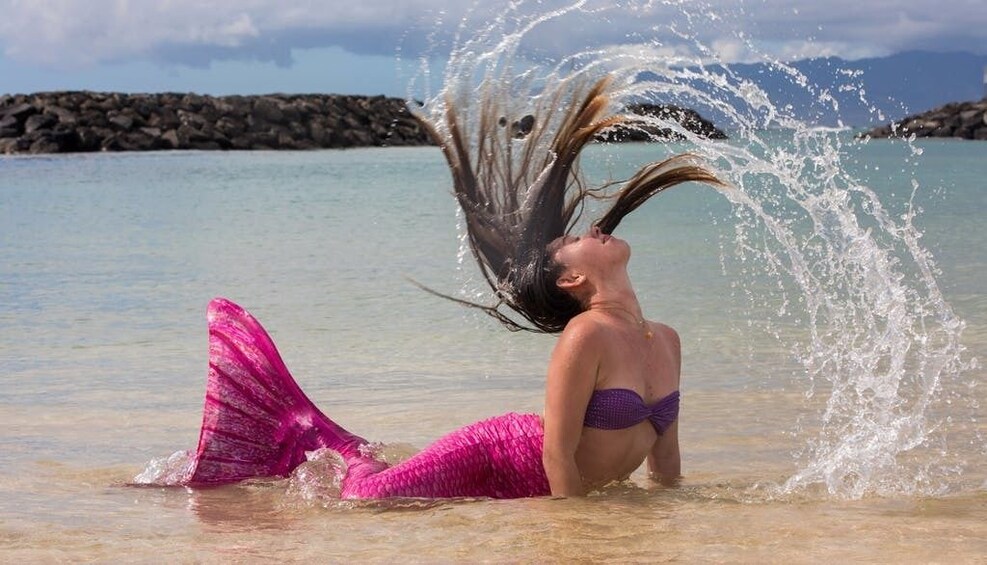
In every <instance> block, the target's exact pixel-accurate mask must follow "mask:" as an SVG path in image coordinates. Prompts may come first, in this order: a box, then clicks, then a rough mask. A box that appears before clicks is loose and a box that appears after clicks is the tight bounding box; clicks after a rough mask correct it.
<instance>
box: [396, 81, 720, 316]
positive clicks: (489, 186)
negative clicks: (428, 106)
mask: <svg viewBox="0 0 987 565" xmlns="http://www.w3.org/2000/svg"><path fill="white" fill-rule="evenodd" d="M609 85H610V79H609V78H603V79H601V80H599V81H597V82H596V83H595V84H592V85H590V86H588V87H586V86H585V84H582V85H580V84H575V85H573V84H569V85H567V87H568V88H558V89H556V90H555V91H554V92H553V93H546V94H545V95H543V96H542V97H540V103H539V104H538V106H537V107H536V109H535V111H534V112H533V114H529V115H527V116H524V117H523V118H521V119H518V120H511V119H510V117H509V114H508V113H507V111H506V108H507V106H508V105H509V104H508V103H506V102H505V101H503V100H500V99H498V98H497V97H494V96H490V97H485V98H481V100H480V103H479V104H478V105H476V107H477V108H478V115H477V116H475V117H474V120H473V122H474V123H475V126H474V127H475V135H474V136H473V140H472V142H471V136H470V133H471V132H470V131H469V129H470V124H469V123H467V122H468V121H469V120H467V119H465V118H468V117H469V116H466V117H465V118H464V116H461V115H460V113H459V111H457V107H456V105H455V104H454V103H453V101H452V100H449V99H447V100H446V104H445V113H444V115H443V116H442V118H441V120H436V121H434V122H433V121H431V120H429V119H428V118H426V117H423V116H421V115H417V114H416V116H417V117H418V119H419V121H420V123H421V124H422V126H423V127H424V128H425V129H426V130H427V131H428V132H429V135H430V136H431V137H432V138H433V140H434V141H435V142H436V143H437V144H438V145H439V146H440V147H441V149H442V152H443V154H444V155H445V158H446V161H448V164H449V169H450V171H451V172H452V179H453V189H454V194H455V196H456V198H457V200H458V201H459V205H460V207H461V208H462V210H463V214H464V216H465V220H466V231H467V240H468V242H469V247H470V250H471V251H472V253H473V257H474V258H475V259H476V262H477V264H478V265H479V267H480V272H481V273H482V274H483V277H484V279H485V280H486V282H487V284H488V285H489V286H490V289H491V290H492V291H493V293H494V295H495V297H496V299H497V301H496V302H495V303H494V304H492V305H483V304H478V303H475V302H470V301H467V300H463V299H460V298H455V297H452V296H449V295H446V294H442V293H439V292H436V291H434V290H431V289H429V288H425V287H422V288H424V290H426V291H428V292H431V293H433V294H437V295H439V296H442V297H444V298H448V299H450V300H453V301H455V302H458V303H460V304H464V305H466V306H470V307H474V308H479V309H481V310H483V311H484V312H486V313H487V314H489V315H490V316H493V317H494V318H496V319H497V320H499V321H500V322H501V323H503V324H504V325H505V326H506V327H507V328H508V329H511V330H514V331H517V330H527V331H533V332H540V333H557V332H560V331H562V330H563V329H564V328H565V326H566V324H567V323H568V322H569V320H571V319H572V318H573V317H574V316H576V315H577V314H579V313H580V312H581V311H582V310H583V306H582V305H581V304H580V303H579V302H578V301H577V300H576V299H575V298H574V297H573V296H572V295H570V294H569V293H567V292H564V291H562V290H561V289H559V288H558V286H557V285H556V281H557V280H558V276H559V275H560V274H561V269H562V266H561V265H558V264H556V262H555V261H553V260H552V257H551V255H550V254H549V253H548V250H547V248H548V244H549V243H551V242H552V241H554V240H555V239H557V238H559V237H562V236H564V235H566V234H567V233H568V232H569V230H571V229H572V228H573V226H574V224H575V223H576V221H578V219H579V215H580V214H581V212H582V210H583V207H584V202H585V200H586V198H588V197H590V196H594V197H601V198H609V199H611V200H612V204H611V205H610V207H609V209H608V210H607V211H606V212H605V213H604V214H603V216H602V217H601V218H600V219H599V220H597V221H596V222H594V223H595V225H597V226H598V227H599V228H600V229H601V230H602V231H603V232H604V233H612V232H613V230H614V229H615V228H616V227H617V225H618V224H619V223H620V221H621V219H622V218H623V217H624V216H626V215H627V214H628V213H630V212H632V211H633V210H635V209H636V208H637V207H638V206H640V205H641V204H643V203H644V202H645V201H647V200H648V199H649V198H651V197H652V196H654V195H655V194H658V193H659V192H661V191H663V190H665V189H666V188H669V187H672V186H675V185H677V184H680V183H683V182H687V181H699V182H706V183H711V184H721V182H720V181H719V180H718V179H717V178H716V176H714V175H713V174H712V173H710V172H709V171H707V170H706V169H704V168H702V167H701V166H699V165H697V164H696V163H695V161H696V159H695V158H694V157H693V156H691V155H688V154H683V155H677V156H674V157H671V158H669V159H666V160H664V161H661V162H656V163H651V164H648V165H645V166H644V167H642V168H641V169H640V170H639V171H638V172H637V173H636V174H635V175H634V176H633V177H632V178H631V179H630V180H628V181H627V182H626V183H625V184H624V186H623V187H622V188H621V189H620V190H619V191H617V192H616V193H615V194H613V195H610V196H601V191H602V190H603V189H604V188H605V187H596V188H589V187H587V186H586V183H585V181H584V180H583V178H582V175H581V174H580V172H579V168H578V159H579V154H580V152H581V151H582V150H583V148H584V147H585V146H586V145H587V144H588V143H590V142H591V141H592V140H593V139H594V138H595V137H596V136H597V134H599V133H600V132H601V131H602V130H604V129H606V128H609V127H612V126H615V125H617V124H619V123H621V122H622V121H624V117H623V116H622V115H617V114H608V106H609V104H610V100H609V96H608V94H607V90H608V87H609ZM546 148H547V150H546ZM502 307H507V308H509V309H510V310H513V311H514V312H516V313H517V314H519V315H520V316H521V317H523V318H524V319H525V320H527V322H529V323H530V325H527V324H524V323H523V322H519V321H517V320H515V319H514V318H513V317H511V316H509V315H507V314H506V313H505V312H503V311H502V309H501V308H502Z"/></svg>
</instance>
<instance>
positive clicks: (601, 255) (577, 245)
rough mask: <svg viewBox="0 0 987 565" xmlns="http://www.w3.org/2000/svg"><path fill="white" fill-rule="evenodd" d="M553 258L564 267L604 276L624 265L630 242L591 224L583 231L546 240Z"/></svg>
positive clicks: (629, 250) (629, 252)
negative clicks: (551, 240)
mask: <svg viewBox="0 0 987 565" xmlns="http://www.w3.org/2000/svg"><path fill="white" fill-rule="evenodd" d="M548 248H549V251H551V252H552V258H553V259H554V260H555V261H556V262H557V263H559V264H560V265H562V266H563V267H564V268H565V269H566V270H570V269H571V270H575V271H579V272H581V273H583V274H586V275H590V274H596V275H601V276H605V275H606V273H607V271H609V270H610V269H613V268H615V267H619V268H626V266H627V261H628V259H630V256H631V246H630V245H628V244H627V242H626V241H624V240H622V239H619V238H616V237H613V236H611V235H607V234H605V233H603V232H601V231H600V228H598V227H596V226H593V227H591V228H590V229H589V230H587V231H586V233H584V234H582V235H567V236H564V237H560V238H558V239H556V240H555V241H553V242H552V243H550V244H549V246H548Z"/></svg>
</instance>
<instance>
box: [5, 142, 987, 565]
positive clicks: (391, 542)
mask: <svg viewBox="0 0 987 565" xmlns="http://www.w3.org/2000/svg"><path fill="white" fill-rule="evenodd" d="M844 141H846V144H845V145H844V147H843V151H844V152H845V154H844V158H845V160H846V162H849V163H856V165H855V166H857V167H858V170H855V171H854V174H856V175H858V176H859V177H861V178H863V179H864V180H865V181H866V182H867V183H868V186H870V187H872V188H873V189H874V190H875V191H876V192H877V193H878V194H879V196H880V198H881V199H882V201H883V203H884V205H885V206H886V207H888V208H889V209H890V210H891V211H892V212H893V213H895V214H898V213H902V212H903V211H905V210H906V209H907V201H908V200H909V199H910V198H912V186H911V179H912V178H916V179H917V180H919V181H920V184H921V188H920V190H919V191H918V193H917V194H916V195H915V196H914V201H915V203H916V204H918V205H920V206H921V207H922V208H923V209H924V211H923V212H922V214H920V215H919V216H918V217H917V218H916V220H915V223H916V225H917V226H918V228H919V229H920V230H921V231H922V232H923V233H924V237H923V239H922V242H923V244H924V245H925V246H926V248H927V249H929V250H930V251H931V252H932V253H933V254H934V257H935V260H936V262H937V265H938V268H939V269H940V270H941V274H940V275H939V276H938V279H937V280H938V282H939V284H940V285H941V288H942V291H943V293H944V295H945V297H946V299H947V300H948V302H949V304H950V305H951V307H952V308H953V310H954V311H955V313H956V315H957V316H958V317H959V318H960V319H962V320H963V321H964V322H965V323H966V328H965V330H964V331H963V332H962V345H963V347H965V351H964V352H963V353H962V357H963V358H964V359H967V360H969V359H973V358H979V359H984V358H987V295H985V293H984V285H983V279H984V276H985V274H987V257H985V254H984V251H983V249H984V248H985V245H987V235H985V232H984V230H983V227H982V220H981V210H983V209H984V207H985V205H987V193H985V191H984V186H983V179H984V178H987V158H985V157H987V147H985V146H983V145H981V144H974V143H954V142H938V141H937V142H932V141H930V142H919V143H918V146H919V147H921V148H922V149H923V154H922V155H921V156H920V157H917V159H918V161H917V163H916V164H914V165H909V166H907V167H904V168H903V165H902V164H901V163H902V162H903V161H904V160H905V159H906V158H908V159H915V157H913V156H912V151H913V150H912V148H910V147H908V146H906V145H904V144H901V143H890V142H871V143H869V144H865V145H856V144H852V143H850V142H849V139H845V140H844ZM681 149H682V147H675V146H662V145H624V146H619V147H616V146H611V147H593V148H591V150H590V151H589V152H588V154H587V157H586V159H585V161H584V165H585V167H586V169H587V173H588V174H589V175H590V176H591V177H594V178H598V179H599V178H604V177H606V176H608V175H613V176H615V177H618V178H619V177H622V176H624V177H626V175H627V174H629V173H630V172H631V171H632V170H633V167H634V166H636V165H637V164H639V163H641V162H644V161H648V160H652V159H657V158H661V157H662V156H663V155H666V154H668V153H670V152H674V151H678V150H681ZM448 187H449V180H448V172H447V169H446V167H445V165H444V163H443V161H442V159H441V156H440V154H439V152H438V150H436V149H434V148H420V149H366V150H353V151H324V152H307V153H250V154H243V153H240V154H218V153H180V152H179V153H157V154H145V155H139V154H127V155H88V156H67V157H50V158H49V157H44V158H6V159H2V160H0V243H2V246H0V332H2V333H0V367H2V371H0V378H2V381H3V383H2V389H0V390H2V392H0V430H2V431H0V465H2V469H3V470H4V472H3V474H2V477H0V555H2V556H3V560H4V561H14V560H21V561H39V560H56V559H68V560H73V561H79V560H96V561H117V560H134V559H137V560H145V561H152V560H153V561H157V560H169V561H171V560H181V561H207V562H219V561H227V560H252V559H279V560H280V559H283V560H300V559H326V560H342V559H347V560H349V559H357V560H371V561H382V560H390V559H394V558H401V559H405V560H410V561H426V562H430V561H478V560H486V561H504V560H507V561H532V560H533V561H563V560H570V559H571V560H576V561H600V560H610V561H614V562H626V561H649V562H661V561H687V562H694V561H720V560H728V561H735V560H749V561H760V560H769V561H788V560H810V559H811V560H815V559H819V558H827V559H832V558H835V559H847V560H881V561H976V560H978V559H982V558H983V555H985V554H987V526H985V525H984V524H985V523H987V490H985V488H987V473H985V471H984V469H985V463H987V458H985V456H984V443H983V434H984V433H985V428H984V424H983V423H982V421H981V420H980V419H979V418H978V416H979V413H980V410H979V409H978V406H983V405H985V401H987V392H985V390H987V389H985V387H984V386H977V385H978V384H979V383H980V382H981V381H982V380H983V373H982V369H980V368H978V367H977V365H976V364H974V365H973V367H972V368H969V369H967V370H966V371H965V372H964V373H963V374H961V375H952V376H949V378H947V379H944V381H943V383H942V384H941V386H940V390H939V391H938V392H937V398H940V399H942V401H941V402H938V403H936V404H935V405H934V406H933V407H931V408H930V409H929V414H928V416H929V417H930V418H934V419H935V421H936V422H937V427H938V428H939V429H938V430H937V431H936V433H935V434H934V439H935V441H930V442H928V444H927V445H919V446H916V447H915V448H914V449H908V450H904V451H903V452H901V453H898V454H897V455H896V457H897V459H896V461H895V463H894V465H897V466H898V467H894V466H892V467H893V468H900V469H901V472H900V474H901V475H902V476H901V477H900V484H899V485H898V488H897V490H896V489H895V485H894V484H892V485H890V486H889V488H887V489H883V491H882V493H881V494H880V495H878V494H875V491H871V492H870V493H869V494H868V493H864V495H863V496H862V497H858V496H856V495H854V494H853V492H852V490H848V491H846V492H843V493H841V492H837V493H836V494H833V493H832V492H830V489H828V488H827V487H826V486H825V485H824V484H822V483H818V482H816V483H813V482H811V481H809V482H807V484H804V485H802V484H800V485H798V486H797V487H791V486H790V484H789V483H788V482H789V481H791V479H792V477H795V476H797V475H798V474H799V473H802V472H804V471H805V468H806V465H808V464H809V463H808V462H807V461H809V460H807V458H806V454H805V452H806V448H807V446H808V445H811V444H812V442H814V441H817V437H818V434H819V433H820V431H819V429H818V428H819V426H820V425H821V424H820V421H821V420H820V418H821V414H822V413H823V411H824V410H825V404H826V402H827V400H829V398H830V397H829V396H828V394H827V391H826V390H825V384H824V383H819V382H816V381H818V379H809V378H808V377H807V374H806V370H805V367H804V365H802V364H801V363H800V362H798V360H797V359H796V358H795V357H794V355H793V353H792V348H791V340H792V339H793V337H792V336H793V335H794V336H795V337H796V338H797V336H798V332H799V331H801V330H800V329H799V328H798V327H797V326H793V327H787V326H786V322H785V321H784V320H783V319H782V320H779V321H776V322H775V323H772V324H768V325H765V324H762V323H760V321H759V319H758V316H760V315H761V314H760V313H761V312H762V310H763V308H761V307H760V306H759V305H758V304H756V303H753V302H752V299H751V292H750V290H749V289H750V288H752V287H757V285H758V284H759V282H758V281H759V280H761V279H759V277H761V276H762V275H761V274H759V272H758V271H757V270H756V269H746V270H745V269H744V268H743V262H742V261H739V262H738V260H737V257H739V256H740V255H741V254H742V251H741V250H738V249H737V248H736V247H737V244H736V234H735V230H736V221H737V220H736V219H735V218H734V216H733V208H732V206H731V205H730V204H729V203H728V202H727V201H726V199H725V198H724V197H723V196H722V195H720V194H719V193H717V192H716V191H714V190H712V189H708V188H704V187H698V186H691V187H682V188H679V189H676V190H673V191H670V192H668V193H666V194H664V195H662V196H661V197H659V198H658V199H656V200H654V201H652V202H651V203H649V204H648V205H647V206H646V207H645V208H643V209H641V210H639V211H638V212H636V213H635V214H634V215H633V216H631V217H630V218H629V219H628V220H627V221H626V222H625V223H624V224H623V225H622V226H621V228H620V232H619V235H621V236H623V237H625V238H627V239H629V240H630V242H631V243H632V245H633V248H634V256H633V258H632V261H631V271H632V278H633V280H634V282H635V284H636V286H637V290H638V293H639V296H640V297H641V299H642V303H643V306H644V310H645V312H646V314H647V315H648V316H649V317H651V318H652V319H656V320H661V321H664V322H666V323H669V324H671V325H672V326H674V327H676V328H677V329H678V331H679V332H680V334H681V336H682V342H683V355H684V369H683V381H682V390H683V404H682V412H681V425H680V429H681V432H680V433H681V442H682V450H683V472H684V474H685V479H684V481H683V483H682V486H681V487H679V488H675V489H665V488H658V487H654V486H652V485H650V484H649V483H648V481H647V479H646V478H645V477H644V475H643V472H641V471H639V472H638V474H637V475H635V476H634V477H633V478H632V479H633V480H632V481H630V482H629V483H628V484H623V485H617V486H615V487H613V488H611V489H608V490H606V491H605V492H603V493H600V494H596V495H594V496H591V497H589V498H587V499H584V500H551V499H537V500H518V501H497V502H492V501H453V502H423V501H400V502H384V503H356V502H345V503H341V502H339V501H337V500H333V499H327V498H326V497H324V496H320V493H319V491H318V488H314V489H312V488H309V489H306V488H298V485H295V484H292V483H291V482H290V481H278V480H273V481H272V480H267V481H258V482H254V483H250V484H244V485H238V486H230V487H224V488H218V489H210V490H200V491H187V490H185V489H180V488H170V489H169V488H156V487H143V488H138V487H133V486H126V484H127V483H129V482H130V481H131V480H132V479H133V477H134V476H135V475H136V474H138V473H139V472H140V471H141V470H142V469H143V468H144V466H145V464H146V463H147V462H148V461H150V460H151V459H154V458H160V457H167V456H168V455H169V454H171V453H173V452H174V451H176V450H180V449H186V448H190V447H193V446H194V445H195V442H196V439H197V437H198V436H197V433H198V425H199V417H200V408H201V403H202V395H203V390H204V378H205V374H206V331H205V320H204V310H205V305H206V303H207V301H208V300H209V299H210V298H211V297H213V296H216V295H224V296H227V297H230V298H231V299H233V300H235V301H238V302H239V303H241V304H242V305H244V306H245V307H247V308H248V309H250V310H251V311H252V312H253V313H254V314H255V315H256V316H257V317H258V319H259V320H261V322H262V323H264V324H265V326H266V327H267V328H268V329H269V331H270V332H271V334H272V336H273V338H274V340H275V342H276V343H277V344H278V345H279V347H280V349H281V352H282V355H283V356H284V358H285V361H286V363H287V364H288V367H289V368H290V369H291V370H292V372H293V373H294V374H295V375H296V377H297V378H298V380H299V382H300V383H301V385H302V387H303V388H304V389H305V390H306V392H307V393H308V394H309V395H310V396H311V397H312V398H313V399H314V400H315V402H316V404H318V405H319V406H320V407H321V408H322V409H323V410H324V411H325V412H327V413H328V414H329V415H330V416H332V417H333V418H335V419H338V421H340V422H342V423H344V424H345V425H347V426H348V427H350V428H351V429H353V430H354V431H355V432H357V433H359V434H361V435H363V436H365V437H369V438H373V439H376V440H380V441H383V442H385V443H387V444H388V447H387V449H388V450H390V451H392V452H394V453H396V454H397V455H396V456H400V455H401V454H405V455H406V454H407V453H410V452H412V451H413V450H414V449H416V448H420V447H422V446H424V445H425V444H426V443H427V442H428V441H430V440H431V439H434V438H436V437H438V436H439V435H441V434H443V433H444V432H447V431H449V430H451V429H453V428H455V427H457V426H460V425H463V424H466V423H469V422H471V421H475V420H478V419H481V418H484V417H487V416H491V415H495V414H498V413H502V412H505V411H510V410H515V411H540V409H541V402H542V398H541V395H542V386H543V373H544V367H545V362H546V359H547V356H548V354H549V351H550V349H551V347H552V344H553V339H552V338H551V337H545V336H533V335H529V334H511V333H508V332H506V331H504V330H503V329H502V328H501V327H499V326H498V325H496V324H495V323H494V322H493V321H491V320H488V319H486V318H482V317H479V316H478V315H476V314H474V313H471V312H467V311H464V310H462V309H461V308H459V307H457V306H455V305H453V304H451V303H447V302H444V301H442V300H440V299H437V298H435V297H433V296H430V295H428V294H426V293H424V292H421V291H420V290H418V289H416V288H415V287H414V286H413V285H412V284H411V283H409V282H408V280H407V278H406V277H411V278H414V279H416V280H418V281H420V282H422V283H425V284H427V285H430V286H432V287H434V288H437V289H440V290H446V291H449V292H458V291H460V289H462V288H467V289H469V288H475V285H474V283H472V282H470V279H471V277H472V276H473V275H474V274H475V273H474V272H473V270H472V267H471V265H469V263H468V262H467V263H459V262H458V261H457V259H456V258H457V255H458V253H459V251H460V249H459V232H458V228H457V219H456V213H455V203H454V201H453V199H452V198H451V197H450V195H449V193H448ZM738 263H739V265H740V266H739V267H738ZM744 277H746V278H744ZM740 278H744V280H745V282H744V284H742V285H738V284H737V281H738V280H739V279H740ZM764 284H768V281H767V279H765V280H764ZM760 296H767V297H768V299H770V297H771V292H770V290H769V291H766V292H765V293H764V294H763V295H760ZM758 299H760V298H758ZM776 334H780V336H779V335H776ZM905 386H907V384H906V385H905ZM915 386H921V385H920V383H919V384H915ZM810 391H814V393H813V394H811V395H810V394H809V392H810ZM916 462H918V464H919V465H918V468H921V469H924V470H926V472H928V473H930V476H929V477H928V478H927V480H925V482H924V483H923V484H925V483H928V485H931V486H930V487H929V488H928V489H925V490H922V489H916V488H915V484H914V481H913V480H912V479H913V477H910V476H904V475H906V474H908V473H910V472H911V471H910V469H913V468H916ZM940 462H941V463H942V464H941V465H940V464H939V463H940ZM932 463H935V464H934V465H932ZM892 482H893V481H892ZM786 485H789V486H786ZM302 486H303V487H304V485H302ZM309 486H311V485H309ZM920 486H921V485H920Z"/></svg>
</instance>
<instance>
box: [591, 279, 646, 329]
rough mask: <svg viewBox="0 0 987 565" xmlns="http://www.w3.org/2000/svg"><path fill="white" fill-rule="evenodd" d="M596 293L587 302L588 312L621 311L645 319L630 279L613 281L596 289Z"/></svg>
mask: <svg viewBox="0 0 987 565" xmlns="http://www.w3.org/2000/svg"><path fill="white" fill-rule="evenodd" d="M595 290H596V292H594V293H593V294H592V296H590V297H589V300H587V301H586V309H587V310H604V309H611V310H612V309H619V310H623V311H625V312H627V313H628V314H630V315H631V316H634V317H635V318H637V319H638V320H642V319H644V315H643V314H642V313H641V303H640V302H638V300H637V294H635V292H634V287H633V286H631V281H630V278H629V277H626V276H624V277H621V278H619V279H616V280H611V281H610V283H609V284H607V285H606V286H601V287H598V288H596V289H595Z"/></svg>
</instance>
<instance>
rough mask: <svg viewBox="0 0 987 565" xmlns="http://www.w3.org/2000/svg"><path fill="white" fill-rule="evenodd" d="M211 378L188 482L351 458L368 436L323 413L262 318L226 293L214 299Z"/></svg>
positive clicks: (233, 479)
mask: <svg viewBox="0 0 987 565" xmlns="http://www.w3.org/2000/svg"><path fill="white" fill-rule="evenodd" d="M207 316H208V321H209V377H208V381H207V384H206V400H205V406H204V407H203V415H202V431H201V433H200V435H199V446H198V448H197V449H196V452H195V456H194V458H193V460H192V464H191V465H190V467H189V472H188V474H187V475H186V477H187V478H186V479H185V480H184V481H183V483H184V484H186V485H190V486H201V485H219V484H225V483H232V482H236V481H240V480H243V479H247V478H251V477H271V476H280V477H284V476H287V475H288V474H289V473H291V471H292V470H293V469H294V468H295V467H297V466H298V465H299V464H300V463H302V462H304V461H305V452H306V451H313V450H316V449H319V448H323V447H328V448H330V449H333V450H335V451H337V452H339V453H340V454H341V455H343V457H344V458H345V459H352V458H356V457H359V447H360V446H361V445H363V444H365V443H367V442H366V440H364V439H363V438H361V437H359V436H356V435H354V434H351V433H350V432H348V431H346V430H345V429H343V428H342V427H340V426H339V425H338V424H336V423H335V422H333V421H332V420H330V419H329V418H328V417H327V416H326V415H325V414H323V413H322V412H320V411H319V409H318V408H316V407H315V405H314V404H313V403H312V401H311V400H309V399H308V397H307V396H305V393H303V392H302V389H301V388H300V387H299V386H298V384H297V383H296V382H295V380H294V379H293V378H292V376H291V373H289V372H288V369H287V367H285V364H284V361H282V360H281V355H280V354H279V353H278V350H277V348H276V347H275V346H274V342H273V341H272V340H271V338H270V336H268V335H267V332H266V331H264V328H263V327H261V325H260V323H258V322H257V320H256V319H254V317H253V316H251V315H250V314H249V313H248V312H247V311H246V310H244V309H243V308H240V307H239V306H237V305H236V304H234V303H232V302H230V301H229V300H226V299H223V298H216V299H214V300H213V301H211V302H210V303H209V310H208V315H207Z"/></svg>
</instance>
